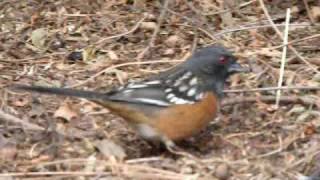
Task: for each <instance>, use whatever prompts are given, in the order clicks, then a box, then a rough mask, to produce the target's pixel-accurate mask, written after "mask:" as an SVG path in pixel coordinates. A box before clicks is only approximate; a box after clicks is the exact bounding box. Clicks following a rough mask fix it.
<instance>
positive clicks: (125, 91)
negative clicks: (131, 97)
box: [122, 89, 133, 94]
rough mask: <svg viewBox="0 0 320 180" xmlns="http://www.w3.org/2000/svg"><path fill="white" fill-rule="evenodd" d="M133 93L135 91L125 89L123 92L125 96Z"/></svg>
mask: <svg viewBox="0 0 320 180" xmlns="http://www.w3.org/2000/svg"><path fill="white" fill-rule="evenodd" d="M132 91H133V89H125V90H123V91H122V93H123V94H129V93H131V92H132Z"/></svg>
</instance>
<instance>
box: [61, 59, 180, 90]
mask: <svg viewBox="0 0 320 180" xmlns="http://www.w3.org/2000/svg"><path fill="white" fill-rule="evenodd" d="M175 62H182V60H159V61H144V62H129V63H123V64H118V65H114V66H111V67H108V68H105V69H103V70H102V71H100V72H98V73H96V74H94V75H92V76H91V77H90V78H88V79H86V80H84V81H82V82H80V83H77V84H74V85H71V86H67V87H68V88H74V87H78V86H81V85H84V84H86V83H88V82H89V81H91V80H94V79H95V78H96V77H98V76H100V75H102V74H104V73H107V72H109V71H111V70H112V69H116V68H119V67H124V66H131V65H142V64H157V63H175Z"/></svg>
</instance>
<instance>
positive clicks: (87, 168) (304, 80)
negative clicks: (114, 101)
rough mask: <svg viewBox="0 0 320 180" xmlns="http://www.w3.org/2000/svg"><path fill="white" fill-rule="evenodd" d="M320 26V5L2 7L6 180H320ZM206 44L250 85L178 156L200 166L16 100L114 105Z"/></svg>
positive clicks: (217, 2)
mask: <svg viewBox="0 0 320 180" xmlns="http://www.w3.org/2000/svg"><path fill="white" fill-rule="evenodd" d="M287 8H289V9H290V10H291V11H290V25H289V29H288V30H287V31H285V29H286V28H285V27H286V25H287V24H288V23H286V19H287V18H288V15H287ZM319 21H320V3H319V1H315V0H314V1H311V0H298V1H289V0H264V1H263V0H251V1H249V0H246V1H245V0H237V1H232V0H224V1H222V0H195V1H188V0H174V1H170V0H164V1H156V0H93V1H81V0H65V1H56V0H46V1H37V0H28V1H19V0H2V1H1V2H0V28H1V30H0V103H1V109H0V179H1V180H2V179H5V180H7V179H8V180H9V179H10V180H11V179H172V180H173V179H230V180H248V179H250V180H267V179H268V180H269V179H273V180H277V179H279V180H285V179H290V180H291V179H297V180H316V179H317V178H319V177H320V110H319V109H320V91H319V87H320V73H319V71H320V68H319V67H320V24H319ZM285 37H288V43H289V44H290V45H289V46H288V48H287V50H286V51H284V50H283V49H285V48H284V44H286V43H284V41H283V39H286V38H285ZM210 44H221V45H224V46H226V47H227V48H228V49H230V50H232V51H233V52H234V54H235V55H236V56H237V57H238V59H239V60H238V61H239V63H240V64H242V65H244V66H248V67H250V69H251V72H249V73H242V74H236V75H234V76H232V77H231V78H230V79H229V81H228V82H227V85H226V86H225V89H226V91H225V97H224V99H223V102H222V103H221V112H220V113H219V115H218V117H217V118H216V119H215V120H213V121H212V123H211V124H210V125H209V126H208V127H207V128H206V129H205V130H203V132H201V133H200V134H199V135H197V136H195V137H193V138H191V139H188V140H186V141H184V142H182V143H179V144H178V146H179V147H180V148H181V149H183V150H184V151H185V152H186V153H188V154H190V155H192V156H182V155H175V154H172V153H170V152H167V151H160V150H157V149H155V148H154V147H152V146H150V145H149V143H147V142H146V141H145V140H143V139H141V138H140V137H139V136H137V135H136V133H135V132H134V131H133V130H132V129H131V128H130V127H129V126H128V124H127V123H126V122H125V121H124V120H123V119H121V118H119V117H117V116H114V115H112V114H111V113H110V112H109V111H108V110H107V109H104V108H101V107H100V106H98V105H96V104H94V103H92V102H90V101H87V100H84V99H77V98H64V97H58V96H48V95H39V94H30V93H26V92H20V91H19V92H17V91H13V90H12V89H10V88H7V87H9V86H10V85H13V84H28V85H41V86H50V87H72V88H76V89H85V90H96V91H99V92H105V91H107V90H108V89H110V88H111V87H114V86H118V85H121V84H124V83H126V82H127V81H135V80H140V79H143V78H145V77H147V76H150V75H153V74H156V73H159V72H161V71H164V70H166V69H168V68H170V67H172V66H174V65H176V64H178V63H179V62H180V61H183V60H185V59H186V58H187V57H188V56H190V54H191V53H192V52H193V51H194V50H196V49H198V48H201V47H204V46H208V45H210ZM285 52H286V56H283V54H284V53H285ZM282 56H283V57H286V62H285V66H284V71H281V70H280V69H281V68H280V67H281V66H280V65H281V62H282ZM280 72H281V73H280ZM282 74H283V77H282V78H281V76H282ZM279 79H281V80H283V83H282V86H284V87H283V89H284V90H282V91H281V95H280V96H278V98H279V100H280V105H279V106H276V104H275V103H276V98H277V91H275V89H276V88H272V87H277V86H278V82H279Z"/></svg>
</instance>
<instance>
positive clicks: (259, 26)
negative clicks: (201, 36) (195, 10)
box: [213, 23, 310, 37]
mask: <svg viewBox="0 0 320 180" xmlns="http://www.w3.org/2000/svg"><path fill="white" fill-rule="evenodd" d="M274 25H275V26H276V27H281V26H285V24H274ZM290 26H310V24H301V23H296V24H290ZM268 27H272V25H270V24H264V25H253V26H246V27H240V28H235V29H227V30H223V31H221V32H219V33H216V34H214V35H213V36H214V37H218V36H222V35H224V34H227V33H232V32H237V31H243V30H250V29H259V28H268Z"/></svg>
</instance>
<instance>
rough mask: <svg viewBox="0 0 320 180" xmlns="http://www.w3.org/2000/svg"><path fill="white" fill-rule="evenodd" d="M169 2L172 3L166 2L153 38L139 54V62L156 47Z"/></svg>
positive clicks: (168, 0) (166, 0) (167, 0)
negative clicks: (155, 43)
mask: <svg viewBox="0 0 320 180" xmlns="http://www.w3.org/2000/svg"><path fill="white" fill-rule="evenodd" d="M169 2H170V0H165V1H164V3H163V7H162V10H161V13H160V16H159V18H158V23H157V27H156V28H155V30H154V31H153V34H152V36H151V39H150V41H149V44H148V46H147V47H146V48H145V49H144V50H143V51H142V52H141V53H139V54H138V60H141V59H142V58H143V57H144V56H145V54H146V53H147V52H148V51H149V49H150V48H152V47H153V46H154V42H155V40H156V38H157V35H158V33H159V31H160V28H161V25H162V22H163V20H164V18H165V15H166V13H167V10H168V6H169Z"/></svg>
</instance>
